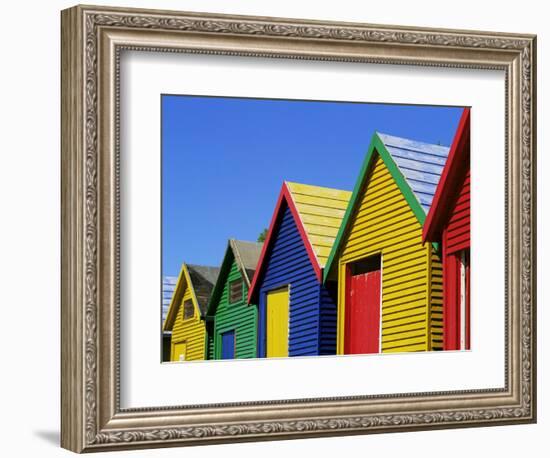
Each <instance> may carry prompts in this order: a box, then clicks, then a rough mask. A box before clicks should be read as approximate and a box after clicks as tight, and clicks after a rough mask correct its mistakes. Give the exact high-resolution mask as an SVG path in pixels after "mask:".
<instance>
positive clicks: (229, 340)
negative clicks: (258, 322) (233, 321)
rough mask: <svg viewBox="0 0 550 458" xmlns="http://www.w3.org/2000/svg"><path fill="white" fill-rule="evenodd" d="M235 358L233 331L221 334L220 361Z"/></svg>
mask: <svg viewBox="0 0 550 458" xmlns="http://www.w3.org/2000/svg"><path fill="white" fill-rule="evenodd" d="M234 358H235V331H227V332H224V333H223V334H222V359H234Z"/></svg>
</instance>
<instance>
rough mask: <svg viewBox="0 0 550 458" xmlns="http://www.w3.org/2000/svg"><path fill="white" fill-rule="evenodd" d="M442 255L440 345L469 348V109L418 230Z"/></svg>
mask: <svg viewBox="0 0 550 458" xmlns="http://www.w3.org/2000/svg"><path fill="white" fill-rule="evenodd" d="M422 239H423V241H424V242H426V241H430V242H440V243H441V245H442V258H443V347H444V349H445V350H469V349H470V109H469V108H465V109H464V112H463V113H462V117H461V119H460V122H459V125H458V129H457V131H456V134H455V138H454V140H453V144H452V146H451V151H450V153H449V157H448V159H447V163H446V164H445V167H444V169H443V172H442V174H441V179H440V181H439V184H438V186H437V188H436V191H435V196H434V199H433V202H432V206H431V208H430V211H429V213H428V216H427V217H426V221H425V223H424V228H423V232H422Z"/></svg>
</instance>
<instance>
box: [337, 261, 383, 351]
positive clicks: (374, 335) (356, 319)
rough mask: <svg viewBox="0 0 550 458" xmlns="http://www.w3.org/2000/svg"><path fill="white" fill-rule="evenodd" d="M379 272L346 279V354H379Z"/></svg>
mask: <svg viewBox="0 0 550 458" xmlns="http://www.w3.org/2000/svg"><path fill="white" fill-rule="evenodd" d="M380 278H381V275H380V269H378V270H372V271H369V272H365V273H360V274H357V275H349V276H348V282H347V285H346V286H347V288H346V290H347V298H346V329H345V332H346V336H345V343H344V352H345V353H346V354H348V355H349V354H365V353H379V352H380Z"/></svg>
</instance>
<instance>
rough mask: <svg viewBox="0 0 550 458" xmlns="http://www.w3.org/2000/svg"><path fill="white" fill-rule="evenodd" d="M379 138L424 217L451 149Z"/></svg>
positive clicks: (398, 138)
mask: <svg viewBox="0 0 550 458" xmlns="http://www.w3.org/2000/svg"><path fill="white" fill-rule="evenodd" d="M378 136H379V137H380V140H382V142H383V143H384V146H385V147H386V150H387V151H388V153H389V154H390V155H391V157H392V159H393V160H394V162H395V163H396V165H397V167H399V170H400V171H401V173H402V174H403V176H404V177H405V180H406V181H407V183H408V184H409V186H410V187H411V190H412V191H413V193H414V195H415V197H416V199H417V200H418V202H419V203H420V205H421V207H422V209H423V210H424V211H425V212H426V214H427V213H428V212H429V211H430V207H431V205H432V201H433V198H434V196H435V190H436V188H437V184H438V183H439V179H440V178H441V173H442V172H443V168H444V166H445V163H446V161H447V156H448V155H449V151H450V148H448V147H446V146H441V145H432V144H430V143H422V142H417V141H414V140H409V139H407V138H400V137H394V136H392V135H386V134H381V133H378Z"/></svg>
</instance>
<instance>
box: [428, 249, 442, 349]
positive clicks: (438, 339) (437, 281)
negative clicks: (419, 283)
mask: <svg viewBox="0 0 550 458" xmlns="http://www.w3.org/2000/svg"><path fill="white" fill-rule="evenodd" d="M429 246H430V251H431V256H432V261H431V280H432V283H431V285H430V320H431V323H430V330H431V336H432V350H443V264H442V261H441V257H440V256H439V255H438V254H437V253H436V251H435V250H434V249H433V248H432V246H431V245H429Z"/></svg>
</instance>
